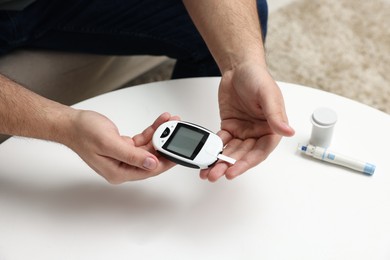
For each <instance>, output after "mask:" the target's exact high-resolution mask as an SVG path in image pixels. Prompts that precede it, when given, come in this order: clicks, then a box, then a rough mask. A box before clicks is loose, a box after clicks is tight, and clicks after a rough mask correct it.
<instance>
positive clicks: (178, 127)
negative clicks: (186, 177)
mask: <svg viewBox="0 0 390 260" xmlns="http://www.w3.org/2000/svg"><path fill="white" fill-rule="evenodd" d="M152 142H153V146H154V149H156V151H157V152H159V153H160V154H161V155H163V156H164V157H165V158H167V159H168V160H170V161H173V162H175V163H178V164H181V165H183V166H187V167H190V168H197V169H207V168H209V167H210V166H212V165H213V164H214V163H216V162H217V160H218V159H221V160H224V161H226V162H228V163H230V164H234V163H235V162H236V160H234V159H232V158H230V157H227V156H225V155H222V151H223V142H222V139H221V138H220V137H219V136H218V135H216V134H214V133H213V132H212V131H210V130H208V129H206V128H204V127H201V126H198V125H196V124H192V123H189V122H185V121H168V122H165V123H164V124H162V125H160V126H159V127H158V128H157V130H156V131H155V132H154V134H153V140H152Z"/></svg>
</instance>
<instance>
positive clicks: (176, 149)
mask: <svg viewBox="0 0 390 260" xmlns="http://www.w3.org/2000/svg"><path fill="white" fill-rule="evenodd" d="M208 135H209V134H208V133H207V132H205V131H201V130H199V129H197V128H192V127H190V126H187V125H178V127H177V128H176V129H175V131H174V133H173V134H172V136H171V137H170V138H169V140H168V142H167V144H166V145H164V148H165V149H166V150H168V151H170V152H173V153H175V154H177V155H180V156H183V157H187V158H190V159H193V158H194V157H195V156H196V154H197V153H198V152H199V151H200V149H201V148H202V147H203V145H204V142H205V140H206V139H207V137H208Z"/></svg>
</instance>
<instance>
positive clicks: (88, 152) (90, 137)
mask: <svg viewBox="0 0 390 260" xmlns="http://www.w3.org/2000/svg"><path fill="white" fill-rule="evenodd" d="M178 119H179V118H178V117H172V116H171V115H170V114H168V113H164V114H162V115H160V116H159V117H158V118H157V119H156V121H155V122H154V123H153V124H152V125H151V126H149V127H148V128H146V129H145V130H144V131H143V132H142V133H141V134H138V135H136V136H134V137H133V138H130V137H128V136H120V134H119V131H118V129H117V127H116V126H115V125H114V124H113V123H112V122H111V121H110V120H109V119H108V118H106V117H104V116H103V115H101V114H98V113H96V112H92V111H78V112H77V115H76V117H75V118H74V130H72V135H71V136H70V138H69V141H67V142H66V143H65V145H67V146H69V147H70V148H71V149H73V150H74V151H75V152H76V153H77V154H78V155H79V156H80V157H81V158H82V159H83V160H84V161H85V162H86V163H87V164H88V165H89V166H90V167H91V168H92V169H93V170H95V171H96V172H97V173H98V174H100V175H101V176H103V177H104V178H105V179H106V180H107V181H108V182H110V183H112V184H119V183H123V182H126V181H134V180H141V179H146V178H149V177H152V176H156V175H158V174H160V173H162V172H164V171H166V170H168V169H170V168H171V167H173V166H174V165H175V164H174V163H172V162H170V161H168V160H166V159H165V158H163V157H160V156H159V155H157V154H156V153H155V150H154V148H153V145H152V142H151V140H152V137H153V133H154V132H155V130H156V129H157V127H158V126H159V125H161V124H162V123H164V122H167V121H169V120H178Z"/></svg>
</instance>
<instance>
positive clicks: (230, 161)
mask: <svg viewBox="0 0 390 260" xmlns="http://www.w3.org/2000/svg"><path fill="white" fill-rule="evenodd" d="M217 158H218V159H220V160H222V161H224V162H227V163H230V164H235V163H236V160H235V159H233V158H231V157H229V156H226V155H223V154H221V153H220V154H218V156H217Z"/></svg>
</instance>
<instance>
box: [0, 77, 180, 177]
mask: <svg viewBox="0 0 390 260" xmlns="http://www.w3.org/2000/svg"><path fill="white" fill-rule="evenodd" d="M168 120H179V117H177V116H171V115H170V114H168V113H164V114H162V115H160V116H159V117H158V118H157V119H156V121H155V122H154V123H153V124H152V125H151V126H149V127H148V128H146V129H145V130H144V131H143V132H142V133H140V134H138V135H135V136H134V137H133V138H130V137H127V136H120V134H119V131H118V129H117V127H116V126H115V125H114V124H113V123H112V122H111V121H110V120H109V119H108V118H106V117H105V116H103V115H101V114H98V113H96V112H93V111H85V110H78V109H74V108H71V107H68V106H65V105H62V104H60V103H57V102H54V101H52V100H49V99H46V98H44V97H42V96H39V95H37V94H35V93H33V92H31V91H29V90H28V89H26V88H24V87H22V86H20V85H19V84H17V83H16V82H14V81H12V80H10V79H8V78H6V77H4V76H2V75H0V122H1V124H0V133H4V134H9V135H18V136H25V137H33V138H38V139H43V140H49V141H54V142H58V143H61V144H64V145H66V146H68V147H69V148H71V149H72V150H74V151H75V152H76V153H77V154H78V155H79V156H80V157H81V158H82V159H83V160H84V161H85V162H86V163H87V164H88V165H89V166H90V167H91V168H92V169H94V170H95V171H96V172H97V173H99V174H100V175H101V176H103V177H104V178H105V179H106V180H107V181H108V182H110V183H113V184H119V183H123V182H125V181H134V180H141V179H146V178H149V177H152V176H156V175H158V174H160V173H162V172H164V171H166V170H168V169H170V168H171V167H173V166H174V165H175V164H174V163H172V162H170V161H168V160H166V159H165V158H161V157H160V156H159V155H157V154H156V152H155V150H154V149H153V146H152V143H151V140H152V136H153V133H154V131H155V129H156V128H157V127H158V126H159V125H161V124H162V123H164V122H166V121H168Z"/></svg>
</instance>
